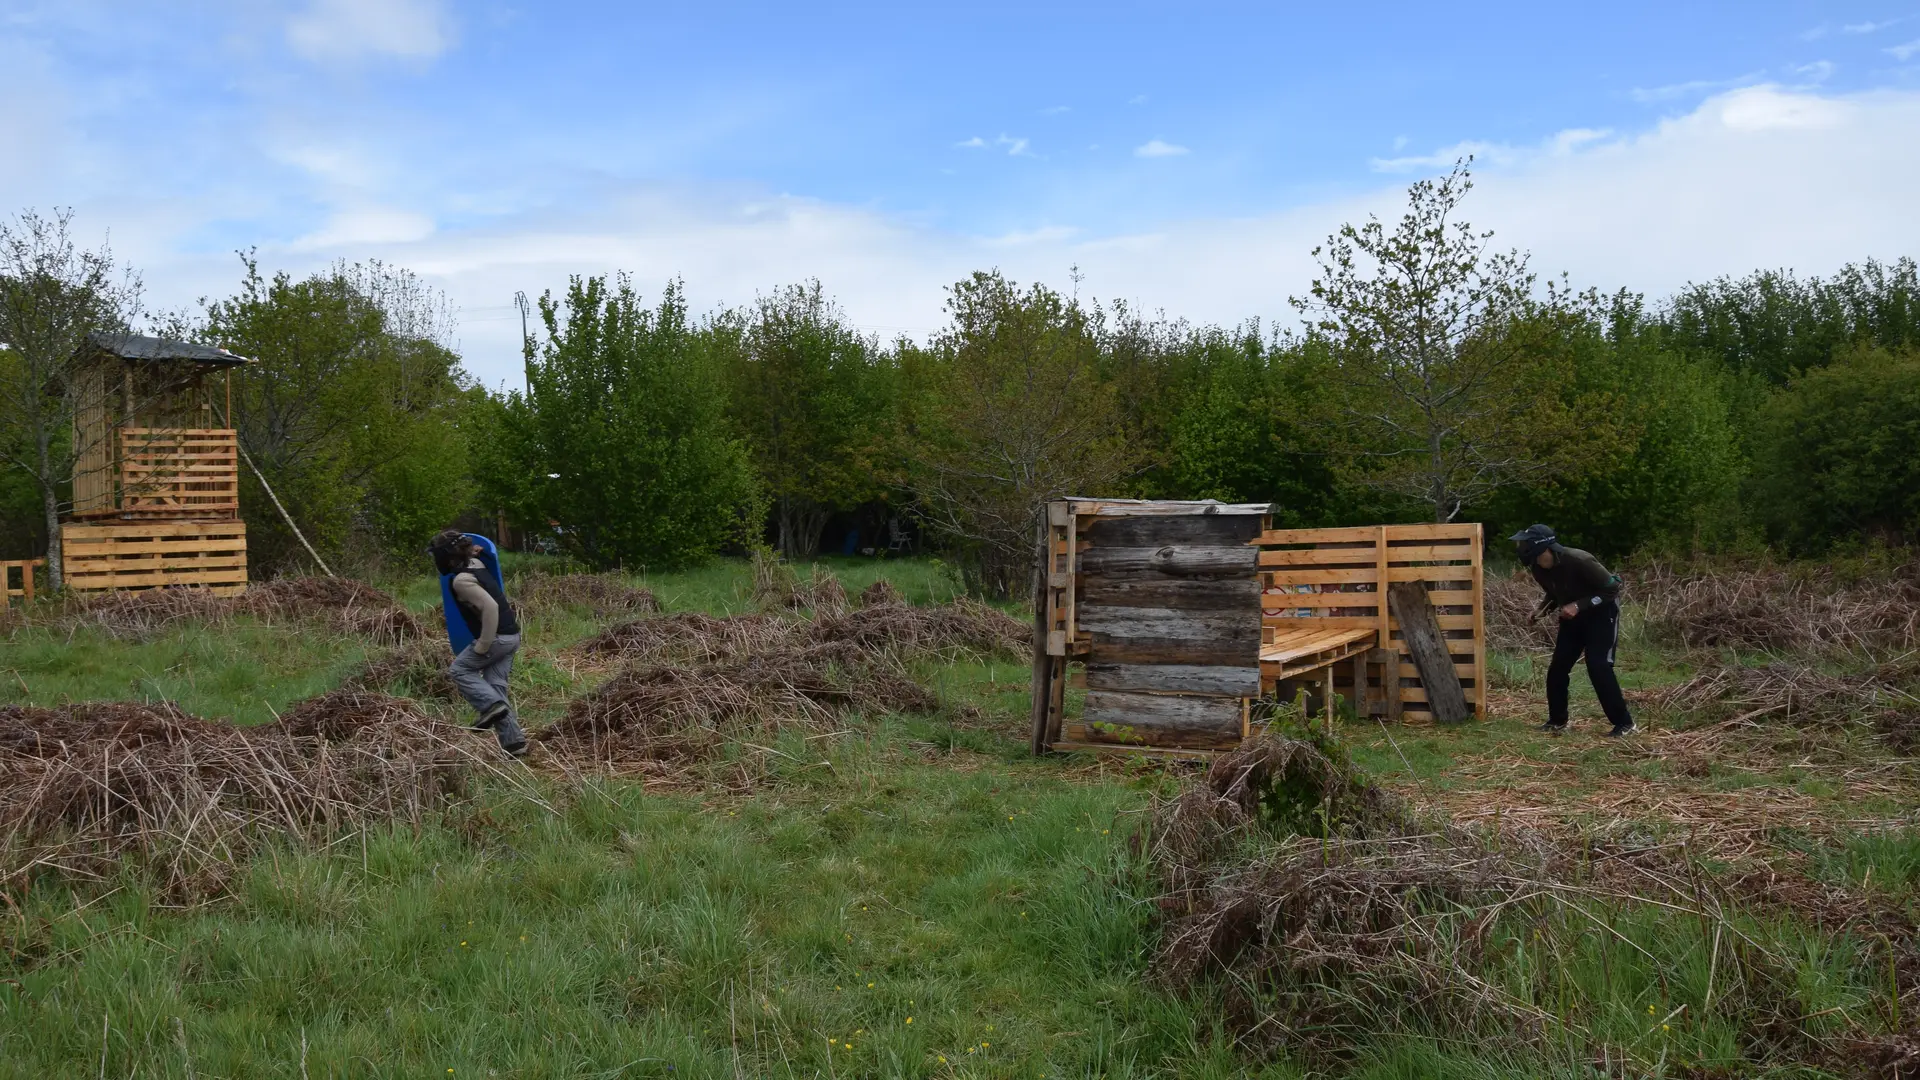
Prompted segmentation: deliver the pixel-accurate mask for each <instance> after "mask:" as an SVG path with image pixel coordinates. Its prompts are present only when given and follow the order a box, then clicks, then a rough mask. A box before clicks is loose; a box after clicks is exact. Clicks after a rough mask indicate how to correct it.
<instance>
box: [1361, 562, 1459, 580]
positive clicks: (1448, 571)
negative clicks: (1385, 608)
mask: <svg viewBox="0 0 1920 1080" xmlns="http://www.w3.org/2000/svg"><path fill="white" fill-rule="evenodd" d="M1369 572H1371V571H1369ZM1387 580H1388V581H1390V582H1392V581H1472V580H1473V567H1471V566H1464V565H1462V566H1389V567H1387Z"/></svg>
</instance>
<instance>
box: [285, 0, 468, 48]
mask: <svg viewBox="0 0 1920 1080" xmlns="http://www.w3.org/2000/svg"><path fill="white" fill-rule="evenodd" d="M287 43H288V44H290V45H292V46H293V49H294V51H295V52H297V53H299V54H300V55H301V56H304V57H306V58H307V59H309V60H318V61H329V60H334V61H337V60H356V59H360V58H361V57H364V56H374V55H386V56H397V57H403V58H407V59H417V60H430V59H432V58H434V57H436V56H439V55H440V54H441V53H443V52H445V51H447V50H448V49H449V48H452V47H453V24H452V20H451V18H450V17H449V16H448V15H447V13H446V11H445V10H444V9H443V8H442V6H441V4H440V2H439V0H313V3H312V6H310V7H309V8H307V10H306V11H304V12H302V13H301V14H298V15H295V16H294V17H293V18H291V19H289V20H288V21H287Z"/></svg>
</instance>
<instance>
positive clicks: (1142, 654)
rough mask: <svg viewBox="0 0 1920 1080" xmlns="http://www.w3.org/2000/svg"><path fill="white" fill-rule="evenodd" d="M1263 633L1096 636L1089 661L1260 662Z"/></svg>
mask: <svg viewBox="0 0 1920 1080" xmlns="http://www.w3.org/2000/svg"><path fill="white" fill-rule="evenodd" d="M1259 656H1260V635H1259V634H1257V633H1255V634H1248V635H1245V636H1244V637H1234V638H1227V639H1223V640H1217V641H1206V640H1200V641H1194V640H1177V639H1173V638H1116V639H1111V640H1103V639H1101V638H1097V637H1096V638H1095V639H1094V640H1093V645H1092V648H1091V650H1090V651H1089V653H1088V654H1087V662H1088V663H1099V664H1192V665H1195V666H1199V667H1244V666H1246V665H1248V664H1254V663H1258V662H1259Z"/></svg>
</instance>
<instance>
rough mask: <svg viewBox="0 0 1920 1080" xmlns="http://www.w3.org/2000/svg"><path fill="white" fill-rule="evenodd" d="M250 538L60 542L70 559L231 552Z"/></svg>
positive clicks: (242, 546)
mask: <svg viewBox="0 0 1920 1080" xmlns="http://www.w3.org/2000/svg"><path fill="white" fill-rule="evenodd" d="M246 546H247V538H246V537H244V536H232V537H222V538H218V539H194V540H158V539H155V540H145V539H142V540H118V541H113V542H108V543H103V542H101V541H98V540H90V541H86V542H84V543H69V544H63V545H61V551H63V552H65V553H66V556H67V557H68V558H70V559H72V558H81V559H90V558H94V557H97V556H101V555H134V554H140V555H145V554H162V555H164V554H169V553H172V552H176V551H231V550H233V549H235V548H240V549H242V550H244V549H245V548H246Z"/></svg>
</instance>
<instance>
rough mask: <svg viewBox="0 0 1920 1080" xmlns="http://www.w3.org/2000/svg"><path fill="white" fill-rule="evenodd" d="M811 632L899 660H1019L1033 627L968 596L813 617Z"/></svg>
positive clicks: (817, 638)
mask: <svg viewBox="0 0 1920 1080" xmlns="http://www.w3.org/2000/svg"><path fill="white" fill-rule="evenodd" d="M811 634H812V638H813V640H815V641H818V642H841V643H846V644H850V645H853V646H855V647H857V648H859V649H862V650H864V651H867V652H870V653H874V654H880V653H895V654H898V655H902V656H946V657H952V656H954V655H955V654H972V655H976V656H1007V657H1015V658H1018V657H1022V656H1025V655H1027V654H1029V653H1030V652H1031V650H1032V648H1033V646H1032V640H1033V629H1032V627H1031V626H1029V625H1027V624H1026V623H1023V622H1021V621H1020V620H1019V619H1016V618H1014V617H1013V616H1011V615H1008V614H1006V613H1005V612H1003V611H1000V610H999V609H998V608H994V607H990V606H988V605H987V604H983V603H981V602H980V601H978V600H973V599H969V598H967V597H961V598H960V599H958V600H955V601H954V602H952V603H950V604H937V605H932V606H928V607H916V606H914V605H912V604H894V603H887V604H870V605H868V606H865V607H862V608H860V609H858V610H856V611H850V612H844V613H841V614H837V615H831V616H825V617H821V618H818V619H816V620H815V621H814V624H813V628H812V632H811Z"/></svg>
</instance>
